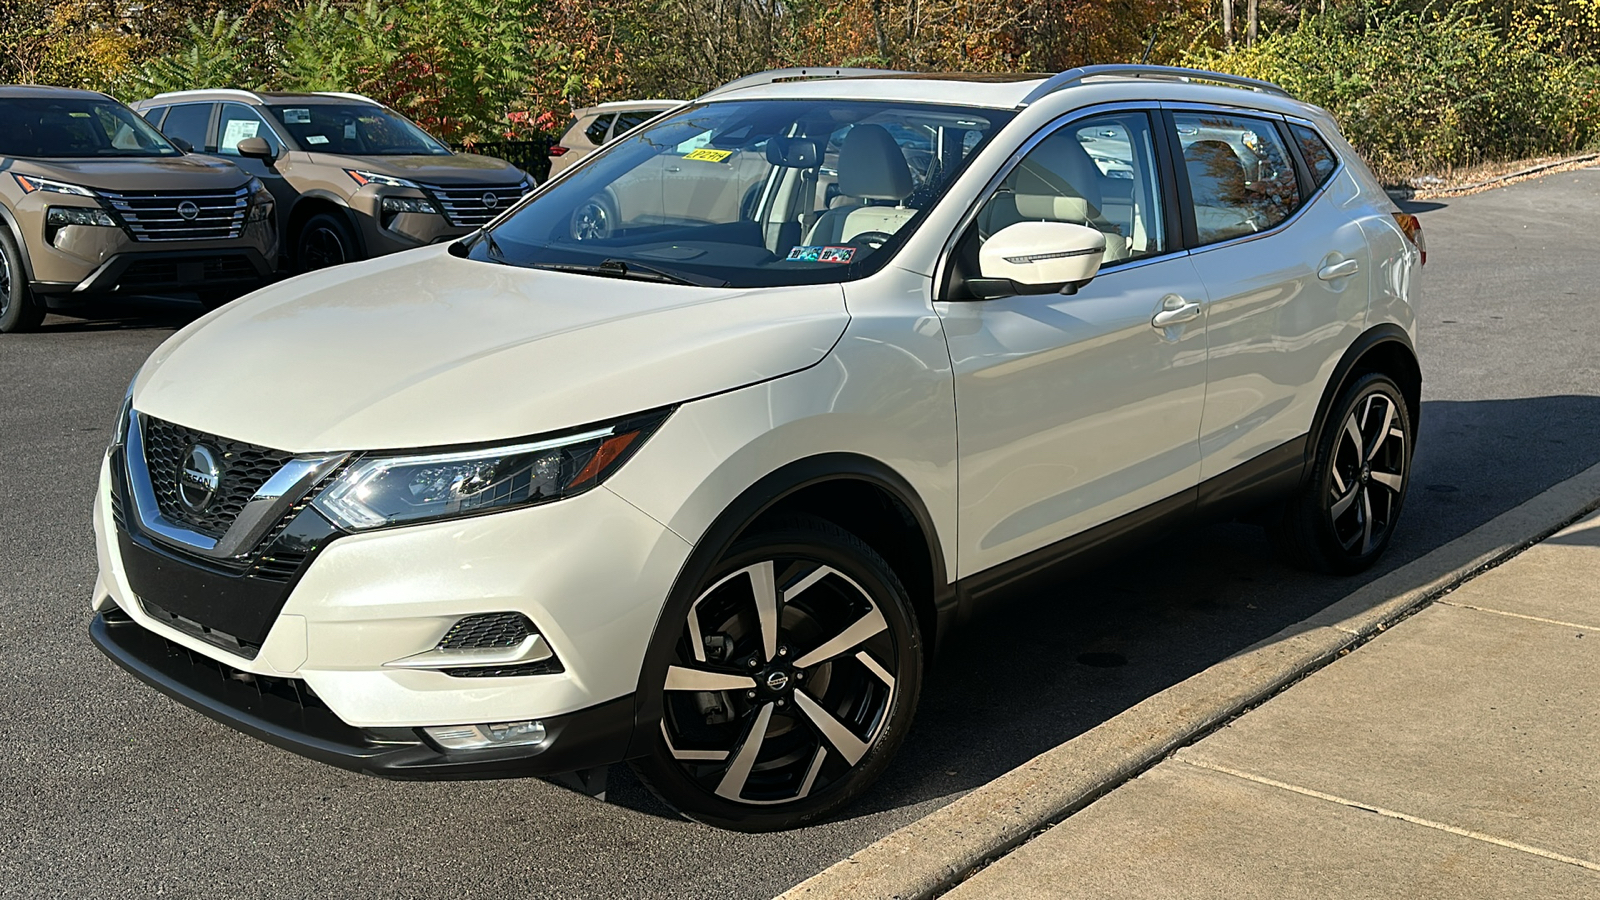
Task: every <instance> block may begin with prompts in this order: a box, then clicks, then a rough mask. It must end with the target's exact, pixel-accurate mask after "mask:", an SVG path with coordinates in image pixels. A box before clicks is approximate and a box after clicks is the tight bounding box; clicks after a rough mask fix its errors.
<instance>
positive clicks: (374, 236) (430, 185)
mask: <svg viewBox="0 0 1600 900" xmlns="http://www.w3.org/2000/svg"><path fill="white" fill-rule="evenodd" d="M133 108H134V109H136V110H138V111H139V112H140V113H141V114H142V115H143V116H144V117H145V118H146V119H149V120H150V122H151V123H153V124H155V125H156V126H158V127H159V128H160V129H161V130H162V131H163V132H164V133H165V134H166V135H167V136H168V137H169V138H171V139H173V140H174V141H175V142H181V143H183V144H185V145H188V146H191V147H193V148H194V150H195V152H203V153H208V154H214V155H217V156H220V157H223V158H225V159H228V160H230V161H233V162H236V163H238V164H239V166H240V167H241V168H243V169H244V170H245V171H247V172H249V173H250V174H252V175H254V176H256V177H257V178H260V179H261V180H262V181H263V182H264V183H265V184H266V185H267V187H268V189H269V190H271V191H272V193H273V195H274V196H275V197H277V199H278V224H279V227H280V228H281V229H282V231H283V234H284V236H285V242H284V249H285V251H286V252H287V253H288V254H289V255H290V257H291V263H292V264H293V265H294V266H295V267H296V268H298V269H302V270H305V269H316V268H321V267H323V266H330V265H337V264H339V263H343V262H348V261H350V260H355V259H364V258H367V257H371V256H380V255H382V254H385V253H393V252H395V251H398V250H407V249H410V248H413V247H421V246H424V245H426V244H435V243H439V242H441V241H448V240H453V239H455V238H458V237H461V236H463V235H466V234H468V233H470V232H472V231H473V230H475V229H477V228H478V227H479V226H481V225H483V224H485V223H487V222H488V221H489V220H491V219H493V218H494V217H495V216H497V215H499V214H500V213H501V212H503V211H505V210H506V209H507V208H509V207H510V206H511V205H512V204H513V203H515V202H516V201H517V200H519V199H521V197H522V195H523V194H525V193H527V192H528V191H530V190H532V189H533V179H532V178H530V177H529V176H528V175H527V174H525V173H524V172H523V171H522V170H521V169H518V168H516V167H515V166H513V165H511V164H510V163H508V162H505V161H503V160H499V159H493V158H491V157H487V156H477V155H475V154H471V153H455V152H452V151H451V150H450V148H449V147H448V146H447V145H445V144H444V143H443V142H441V141H439V140H438V139H437V138H435V137H433V136H432V135H430V134H428V133H427V132H426V131H424V130H423V129H422V128H420V127H418V126H417V125H416V124H415V123H413V122H412V121H410V120H409V119H407V118H406V117H404V116H402V115H400V114H399V113H397V112H395V111H394V110H392V109H389V108H388V107H386V106H384V105H383V104H381V103H378V102H377V101H375V100H371V99H368V98H366V97H362V96H360V95H357V94H334V93H327V94H272V93H258V92H253V91H239V90H204V91H181V92H177V93H169V94H160V95H158V96H156V97H154V98H151V99H149V100H143V101H140V102H138V103H135V104H133Z"/></svg>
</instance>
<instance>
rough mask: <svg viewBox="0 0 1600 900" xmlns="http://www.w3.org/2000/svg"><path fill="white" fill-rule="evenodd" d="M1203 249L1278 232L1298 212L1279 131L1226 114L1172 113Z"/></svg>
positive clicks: (1296, 190) (1264, 123) (1262, 122)
mask: <svg viewBox="0 0 1600 900" xmlns="http://www.w3.org/2000/svg"><path fill="white" fill-rule="evenodd" d="M1173 122H1174V124H1175V125H1176V127H1177V130H1178V143H1179V144H1180V145H1181V146H1182V147H1183V168H1184V171H1185V172H1186V173H1187V174H1188V176H1189V193H1190V196H1191V199H1192V201H1193V204H1194V219H1195V229H1196V232H1197V236H1198V237H1199V239H1200V243H1201V244H1214V243H1216V242H1218V241H1226V240H1229V239H1231V238H1236V237H1244V236H1245V235H1250V234H1255V233H1257V232H1261V231H1267V230H1269V229H1271V228H1275V227H1277V226H1278V225H1279V224H1280V223H1282V222H1283V221H1284V220H1285V219H1287V218H1289V217H1290V216H1291V215H1293V214H1294V211H1295V210H1297V209H1299V208H1300V184H1299V181H1298V180H1297V179H1296V178H1295V172H1294V165H1293V164H1292V163H1290V161H1289V150H1288V148H1287V147H1285V146H1284V144H1283V140H1282V138H1281V137H1279V135H1278V129H1277V128H1276V127H1275V126H1274V125H1273V124H1272V123H1271V122H1270V121H1267V120H1265V119H1255V118H1250V117H1248V116H1235V115H1231V114H1228V113H1176V114H1175V115H1174V116H1173Z"/></svg>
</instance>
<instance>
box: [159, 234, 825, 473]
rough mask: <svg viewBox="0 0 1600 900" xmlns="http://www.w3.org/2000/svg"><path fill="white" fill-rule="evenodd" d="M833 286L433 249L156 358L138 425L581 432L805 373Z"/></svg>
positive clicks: (301, 437)
mask: <svg viewBox="0 0 1600 900" xmlns="http://www.w3.org/2000/svg"><path fill="white" fill-rule="evenodd" d="M848 321H849V316H848V314H847V313H846V311H845V305H844V293H843V290H842V289H841V288H840V287H839V285H808V286H804V287H788V288H761V289H756V290H744V289H728V288H700V287H690V286H680V285H672V284H657V283H652V282H642V281H625V280H622V279H613V278H602V277H596V276H590V275H577V274H569V273H562V272H546V271H541V270H536V269H521V268H513V267H510V266H499V265H493V264H490V263H483V262H477V261H473V260H466V259H458V258H456V257H454V256H451V255H450V254H449V253H448V252H447V250H446V247H445V246H444V245H440V246H437V247H427V248H423V249H420V250H413V251H409V252H406V253H400V254H396V255H393V256H387V257H382V258H379V259H376V260H371V261H368V262H364V263H354V264H350V265H344V266H339V267H337V268H333V269H327V270H323V271H319V272H312V273H310V274H307V275H302V276H299V277H297V278H293V279H290V280H288V281H284V282H280V283H279V284H276V285H274V286H272V287H269V288H266V289H265V290H262V291H258V292H256V293H254V294H251V295H250V296H248V297H246V298H244V299H241V300H238V301H235V302H233V303H231V304H229V305H227V306H224V307H223V308H221V309H219V310H217V311H216V312H214V313H212V314H210V315H208V316H206V317H204V318H202V319H200V320H198V321H196V322H194V323H192V324H191V325H189V326H188V327H186V328H184V329H183V330H182V331H180V332H178V333H177V334H176V335H174V336H173V337H172V338H170V339H169V340H168V341H167V342H166V343H164V344H162V345H161V346H160V347H159V348H157V350H156V352H155V353H154V354H153V355H152V356H151V357H150V360H149V361H148V362H147V363H146V364H145V366H144V368H143V369H142V370H141V371H140V373H139V377H138V379H137V381H136V382H135V385H134V397H133V403H134V408H135V409H138V410H139V411H140V412H142V413H146V414H148V415H152V416H155V417H157V418H160V419H166V420H168V421H171V422H176V423H178V424H181V425H185V426H188V427H190V428H195V429H199V430H201V431H206V432H210V433H212V434H217V435H220V436H223V437H228V438H233V439H236V440H242V441H248V442H250V443H253V444H259V445H262V446H267V447H273V448H276V449H279V450H285V451H289V452H293V453H308V452H315V451H333V450H364V449H402V448H407V447H437V446H442V445H450V444H467V443H474V442H479V441H498V440H505V439H514V438H521V437H527V436H530V435H537V434H543V433H547V432H552V431H558V430H561V429H566V428H572V427H577V426H581V425H587V424H590V423H594V422H599V421H602V420H605V419H611V418H615V417H618V416H624V415H629V414H632V413H637V412H643V411H646V410H650V409H655V408H658V407H662V406H667V405H670V404H673V403H678V402H681V401H684V400H690V399H694V398H696V397H703V396H706V395H708V394H714V393H718V392H720V391H726V390H731V389H734V388H738V387H743V386H745V385H748V384H752V383H754V382H758V381H763V380H766V379H769V378H775V377H777V376H780V375H785V374H787V373H790V372H794V371H797V370H799V369H803V368H806V367H809V366H812V365H814V364H816V363H817V362H819V361H820V360H821V359H822V358H823V357H824V356H826V355H827V353H828V351H829V349H830V348H832V347H833V345H834V343H835V342H836V341H837V340H838V339H839V336H840V335H841V334H843V332H844V328H845V325H846V323H847V322H848Z"/></svg>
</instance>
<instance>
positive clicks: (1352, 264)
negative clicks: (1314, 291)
mask: <svg viewBox="0 0 1600 900" xmlns="http://www.w3.org/2000/svg"><path fill="white" fill-rule="evenodd" d="M1359 271H1361V263H1359V262H1357V261H1355V260H1353V259H1347V260H1345V261H1344V262H1337V263H1333V264H1332V265H1327V266H1323V267H1322V268H1320V269H1318V270H1317V277H1318V278H1321V279H1322V280H1323V281H1333V280H1334V279H1336V278H1344V277H1346V276H1348V275H1354V274H1355V273H1357V272H1359Z"/></svg>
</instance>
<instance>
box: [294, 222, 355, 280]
mask: <svg viewBox="0 0 1600 900" xmlns="http://www.w3.org/2000/svg"><path fill="white" fill-rule="evenodd" d="M347 259H348V256H347V254H346V252H345V246H344V240H343V239H342V238H341V237H340V236H339V235H338V234H337V233H336V232H335V231H334V230H333V229H332V228H327V227H317V228H312V229H311V230H310V231H307V232H306V235H305V237H303V238H301V239H300V265H301V267H302V268H304V269H305V270H307V271H310V270H312V269H325V268H327V267H329V266H337V265H342V264H343V263H344V262H345V261H346V260H347Z"/></svg>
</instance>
